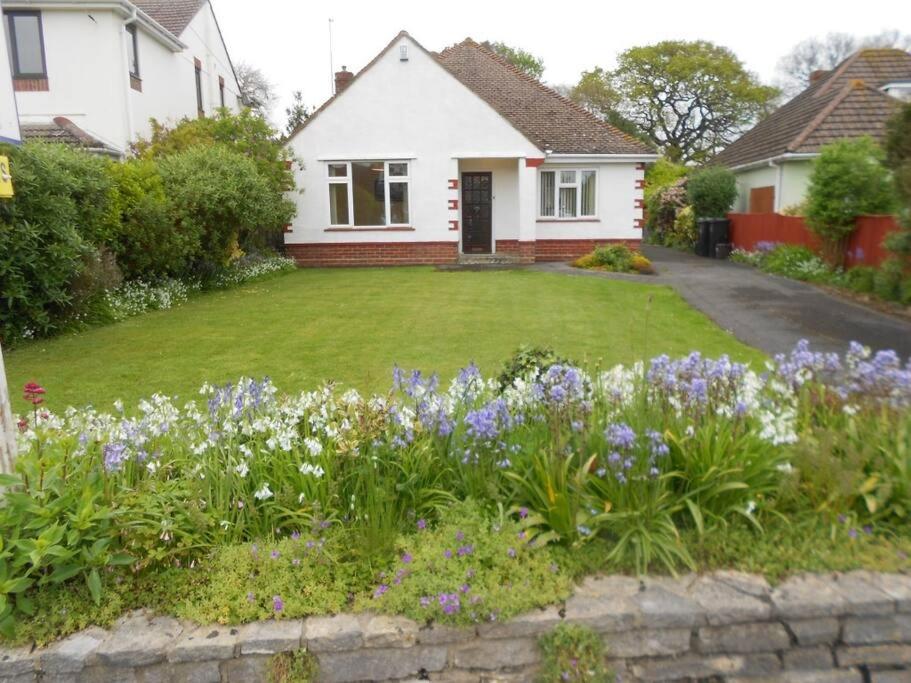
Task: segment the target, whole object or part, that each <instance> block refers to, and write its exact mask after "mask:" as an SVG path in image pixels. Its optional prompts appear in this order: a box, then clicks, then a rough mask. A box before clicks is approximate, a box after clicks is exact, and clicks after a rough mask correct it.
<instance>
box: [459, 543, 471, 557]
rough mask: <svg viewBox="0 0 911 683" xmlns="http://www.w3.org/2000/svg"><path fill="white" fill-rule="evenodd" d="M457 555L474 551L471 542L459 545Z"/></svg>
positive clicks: (464, 554) (469, 553)
mask: <svg viewBox="0 0 911 683" xmlns="http://www.w3.org/2000/svg"><path fill="white" fill-rule="evenodd" d="M456 552H457V553H458V555H459V557H465V556H466V555H471V554H472V553H473V552H474V546H473V545H471V544H468V545H463V546H459V549H458V550H457V551H456Z"/></svg>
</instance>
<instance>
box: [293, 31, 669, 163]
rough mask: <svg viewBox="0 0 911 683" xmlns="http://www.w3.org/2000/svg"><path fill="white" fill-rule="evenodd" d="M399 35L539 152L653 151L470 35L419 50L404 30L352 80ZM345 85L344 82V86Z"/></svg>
mask: <svg viewBox="0 0 911 683" xmlns="http://www.w3.org/2000/svg"><path fill="white" fill-rule="evenodd" d="M403 37H407V38H409V39H410V40H411V41H412V42H414V43H415V45H417V46H418V47H419V48H420V49H422V50H424V52H426V53H427V54H428V55H430V57H432V58H433V59H435V60H436V61H437V62H438V63H439V64H440V65H441V66H442V67H443V68H444V69H445V70H446V71H448V72H449V73H450V74H452V75H453V76H454V77H455V78H456V79H457V80H458V81H459V82H461V83H462V84H463V85H464V86H465V87H467V88H468V89H469V90H471V91H472V92H473V93H474V94H475V95H477V96H478V97H480V98H481V99H482V100H484V101H485V102H486V103H487V104H488V105H490V106H491V107H492V108H493V109H494V110H495V111H496V112H497V113H498V114H500V116H502V117H503V118H504V119H506V121H507V122H509V123H510V124H511V125H512V126H513V127H514V128H515V129H516V130H518V131H519V132H520V133H521V134H522V135H524V136H525V137H526V138H527V139H528V140H529V141H530V142H531V143H532V144H534V145H535V146H536V147H538V148H539V149H541V150H542V151H543V150H546V149H549V150H551V151H553V152H556V153H564V154H634V155H649V154H654V150H653V149H651V148H650V147H648V146H647V145H645V144H644V143H642V142H641V141H639V140H637V139H636V138H634V137H632V136H630V135H627V134H626V133H624V132H622V131H620V130H618V129H617V128H615V127H614V126H612V125H610V124H609V123H606V122H604V121H602V120H601V119H599V118H597V117H596V116H594V115H593V114H591V113H589V112H588V111H586V110H585V109H583V108H582V107H580V106H579V105H577V104H575V103H574V102H572V101H571V100H569V99H567V98H565V97H563V96H562V95H560V94H558V93H557V92H555V91H554V90H552V89H551V88H548V87H547V86H546V85H544V84H543V83H541V82H539V81H537V80H536V79H534V78H532V77H531V76H528V75H527V74H525V73H523V72H522V71H520V70H518V69H517V68H516V67H514V66H513V65H512V64H510V63H509V62H508V61H506V60H505V59H503V58H502V57H500V56H499V55H497V54H496V53H494V52H492V51H491V50H489V49H487V48H485V47H484V46H482V45H479V44H478V43H476V42H475V41H473V40H472V39H471V38H466V39H465V40H463V41H462V42H461V43H458V44H457V45H453V46H452V47H448V48H446V49H445V50H443V51H442V52H441V53H439V54H437V53H431V52H428V51H427V50H426V49H424V47H423V46H421V44H420V43H418V42H417V41H416V40H415V39H414V38H412V37H411V35H410V34H409V33H408V32H407V31H401V32H400V33H399V34H398V35H397V36H396V37H395V38H393V40H392V41H391V42H390V43H389V44H388V45H387V46H386V47H385V48H383V50H382V51H380V53H379V54H378V55H377V56H376V57H374V58H373V59H372V60H371V61H370V62H369V63H368V64H367V65H366V66H365V67H364V68H363V69H361V70H360V71H359V72H358V73H357V74H356V75H355V76H354V79H353V80H357V79H358V78H360V77H361V75H362V74H364V73H366V72H367V71H368V70H369V69H370V67H372V66H373V65H374V64H376V62H377V61H379V59H380V57H382V56H383V55H384V54H385V53H386V52H387V51H389V49H391V48H392V47H393V46H394V45H395V44H396V43H397V42H398V40H399V39H401V38H403ZM352 82H353V81H352ZM350 87H351V84H350V83H349V84H348V86H346V88H345V90H347V89H348V88H350ZM342 93H344V91H341V92H339V93H336V94H335V95H333V96H332V97H330V98H329V99H328V100H327V101H326V102H325V103H324V104H323V105H322V106H321V107H320V108H319V109H317V110H316V111H315V112H314V113H313V114H312V115H311V116H310V118H308V119H307V120H306V121H304V122H303V123H302V124H301V125H300V126H298V128H297V129H296V130H295V131H294V132H292V133H291V135H290V136H289V139H290V137H294V135H296V134H297V133H298V132H299V131H300V130H302V129H303V128H304V127H305V126H307V124H309V123H310V122H311V121H313V120H314V119H315V118H316V116H317V115H319V114H320V113H321V112H323V111H324V110H325V109H326V108H327V107H328V106H329V105H330V104H331V103H332V102H333V101H335V99H336V98H338V97H340V96H341V95H342Z"/></svg>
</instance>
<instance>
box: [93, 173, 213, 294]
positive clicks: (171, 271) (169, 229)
mask: <svg viewBox="0 0 911 683" xmlns="http://www.w3.org/2000/svg"><path fill="white" fill-rule="evenodd" d="M111 176H112V178H113V179H114V183H115V189H116V196H117V208H118V213H119V226H118V229H117V231H116V233H115V235H114V237H113V239H112V241H111V248H112V249H113V250H114V252H115V253H116V254H117V260H118V263H119V264H120V267H121V269H122V270H123V272H124V275H125V276H126V277H127V278H129V279H133V278H156V277H163V276H167V275H183V274H186V273H187V271H188V266H189V264H190V262H191V259H192V258H193V257H195V255H196V254H197V253H198V252H199V249H200V246H199V241H198V236H197V235H196V234H195V233H194V232H193V231H191V230H184V229H181V227H180V226H178V224H177V222H176V220H175V216H174V214H173V210H172V206H171V202H170V200H169V198H168V195H167V192H166V190H165V185H164V182H163V180H162V178H161V174H160V173H159V171H158V166H157V164H156V163H155V162H154V161H151V160H147V159H131V160H129V161H125V162H123V163H122V164H116V165H114V166H113V167H112V168H111Z"/></svg>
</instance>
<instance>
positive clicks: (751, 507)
mask: <svg viewBox="0 0 911 683" xmlns="http://www.w3.org/2000/svg"><path fill="white" fill-rule="evenodd" d="M755 511H756V501H753V500H751V501H749V502H748V503H747V507H746V513H747V514H748V515H752V514H753V513H754V512H755Z"/></svg>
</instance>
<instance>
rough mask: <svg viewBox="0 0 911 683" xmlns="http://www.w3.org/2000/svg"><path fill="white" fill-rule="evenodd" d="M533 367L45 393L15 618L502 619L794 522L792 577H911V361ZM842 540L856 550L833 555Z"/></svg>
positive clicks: (792, 359)
mask: <svg viewBox="0 0 911 683" xmlns="http://www.w3.org/2000/svg"><path fill="white" fill-rule="evenodd" d="M533 357H534V356H533V355H532V354H528V355H527V357H525V356H523V359H524V360H523V362H521V363H518V362H514V363H512V364H511V365H509V366H508V367H509V368H510V371H509V372H506V373H504V374H503V375H502V376H501V377H500V378H499V379H497V380H492V379H486V380H485V379H484V378H483V377H481V375H480V373H479V372H478V370H477V369H476V368H475V367H474V366H468V367H467V368H465V369H464V370H463V371H462V372H461V373H459V375H458V376H457V377H456V378H455V379H454V380H453V381H452V383H451V384H450V386H449V387H447V388H445V389H444V388H442V387H440V386H439V382H438V381H437V378H436V377H435V376H429V377H428V376H424V375H422V374H421V373H420V372H417V371H415V372H411V373H406V372H404V371H402V370H400V369H396V371H395V373H394V383H393V388H392V389H391V390H390V392H389V393H388V394H387V395H385V396H373V397H362V396H360V395H359V394H357V393H356V392H354V391H344V392H343V391H340V390H338V389H336V388H335V387H333V386H325V387H322V388H320V389H318V390H316V391H312V392H305V393H301V394H297V395H291V396H288V395H282V394H280V393H279V391H278V389H277V388H276V386H275V385H274V384H273V383H272V382H271V381H269V380H268V379H266V380H261V381H257V380H252V379H242V380H240V381H239V382H237V383H234V384H229V385H226V386H211V385H207V386H204V387H203V388H202V389H201V390H200V399H199V400H197V401H189V402H183V403H178V402H177V400H176V399H172V398H169V397H166V396H161V395H156V396H153V397H152V398H150V399H148V400H145V401H141V402H140V403H139V405H138V406H136V408H135V409H133V410H129V411H128V410H126V409H125V407H124V406H122V405H120V404H115V410H114V411H113V412H110V413H108V412H102V411H98V410H96V409H94V408H86V409H82V410H77V409H67V410H66V411H63V412H62V413H59V414H54V413H51V412H49V411H45V410H44V404H43V401H44V400H46V399H47V398H48V397H47V395H46V394H44V393H42V391H41V389H40V387H37V386H31V387H29V388H28V390H29V394H28V396H27V398H29V399H30V400H31V401H32V403H33V405H34V406H35V410H34V412H33V413H32V414H31V415H28V416H23V418H22V422H21V429H22V431H21V434H20V457H19V461H18V465H17V468H18V473H17V476H16V477H4V478H3V479H2V480H0V485H5V486H7V487H9V489H8V491H7V493H6V497H5V505H3V506H2V507H0V537H2V538H3V539H4V544H3V547H2V548H0V578H2V582H0V587H2V592H3V603H2V604H0V605H2V606H0V609H2V610H3V611H2V612H0V618H2V622H0V626H2V628H3V632H4V633H5V634H6V635H7V636H8V637H12V638H14V639H18V640H22V639H35V640H38V641H44V640H48V639H51V638H54V637H56V636H58V635H60V634H62V633H66V632H68V631H72V630H74V629H76V628H80V627H83V626H85V625H87V624H89V623H92V622H96V623H97V622H109V621H110V620H112V619H114V618H116V616H118V614H119V613H120V612H122V611H123V610H125V609H129V608H132V607H139V606H151V607H155V608H158V609H160V610H162V611H167V612H171V613H173V614H175V615H177V616H181V617H188V618H192V619H195V620H198V621H203V622H206V621H220V622H225V623H236V622H245V621H252V620H255V619H259V618H266V617H269V616H275V617H279V618H297V617H301V616H305V615H309V614H322V613H334V612H338V611H340V610H343V609H354V610H372V611H381V612H392V613H397V614H405V615H407V616H410V617H412V618H414V619H417V620H419V621H425V622H437V623H451V624H459V623H475V622H485V621H487V622H489V621H492V620H493V621H497V620H500V619H504V618H507V617H509V616H512V615H515V614H517V613H519V612H521V611H525V610H528V609H531V608H533V607H535V606H540V605H544V604H548V603H552V602H555V601H557V600H560V599H562V598H565V597H566V596H567V595H568V594H569V591H570V588H571V582H572V580H573V579H574V578H576V577H578V576H580V575H581V574H584V573H586V572H588V571H591V570H593V569H601V568H605V567H607V568H616V569H620V570H635V571H637V572H639V573H643V572H646V571H655V570H658V571H667V570H671V571H673V570H678V569H685V568H697V567H699V566H705V565H706V564H707V563H708V564H711V563H712V560H711V557H713V556H717V553H718V552H720V551H719V548H723V547H725V546H726V545H731V546H733V544H734V542H735V540H736V539H740V538H743V536H744V534H748V535H749V537H748V538H749V539H752V540H747V541H746V542H745V544H744V545H745V546H746V547H747V548H748V550H747V551H746V552H745V553H744V557H742V558H736V559H735V560H732V561H731V560H728V561H730V562H732V563H735V564H736V563H737V562H746V561H749V560H753V561H759V562H760V564H761V563H762V562H763V561H765V562H769V563H771V562H774V559H775V558H774V557H772V558H763V557H762V556H761V555H757V554H751V551H750V550H749V547H750V546H753V547H756V548H759V549H761V548H762V547H763V546H762V539H763V538H764V534H766V533H769V534H780V535H781V536H779V537H775V539H774V542H773V543H772V547H773V548H774V547H775V544H781V542H780V541H779V540H777V539H778V538H787V533H788V532H787V529H788V528H791V527H792V526H793V528H795V529H798V530H799V532H798V533H795V534H793V536H792V538H793V539H794V540H793V543H795V544H796V543H802V542H805V540H806V539H803V538H802V536H803V535H804V530H806V529H814V530H815V531H814V532H813V534H815V535H813V536H812V538H811V541H813V542H816V543H817V545H815V546H812V552H809V553H807V552H802V553H800V555H805V556H806V557H799V558H797V559H796V560H795V561H794V563H793V564H791V565H788V566H785V567H784V568H783V573H786V572H787V571H789V570H793V569H795V568H801V567H804V566H806V564H802V563H806V562H811V561H818V559H819V558H820V557H822V558H831V560H824V561H825V562H826V563H827V564H830V565H839V567H840V566H842V565H845V566H858V565H865V564H869V563H877V564H879V563H883V564H885V568H890V569H896V568H901V567H903V566H907V555H905V554H904V553H905V552H906V551H907V549H908V541H907V539H908V537H909V536H908V533H907V532H908V521H907V515H908V510H909V509H911V508H909V506H911V478H909V472H911V365H909V364H902V363H901V361H900V360H899V359H898V358H897V357H896V355H895V354H894V353H891V352H880V353H877V354H875V355H871V354H870V353H869V352H868V351H867V350H865V349H863V348H861V347H859V346H858V345H852V347H851V348H850V349H849V351H848V352H847V354H845V356H844V357H839V356H838V355H837V354H819V353H815V352H813V351H811V350H810V349H809V348H808V346H807V344H806V343H801V344H800V345H798V347H797V348H795V350H794V351H793V352H791V353H790V354H787V355H781V356H779V357H776V358H775V359H774V361H772V362H771V363H770V365H769V367H768V368H767V369H766V371H765V372H763V373H762V374H759V373H757V372H755V371H753V370H751V369H750V368H748V367H745V366H743V365H741V364H738V363H734V362H731V361H730V360H729V359H727V358H725V357H722V358H719V359H717V360H712V359H707V358H704V357H702V356H701V355H700V354H698V353H693V354H691V355H689V356H687V357H685V358H679V359H671V358H668V357H666V356H660V357H657V358H654V359H652V360H651V361H650V362H649V363H648V364H645V365H636V366H633V367H622V366H618V367H616V368H613V369H611V370H608V371H585V370H583V369H581V368H579V367H576V366H573V365H571V364H568V363H564V362H541V363H540V364H539V365H538V366H537V367H532V369H531V370H530V371H528V372H525V371H524V370H522V368H525V367H527V365H526V362H525V361H526V360H528V359H529V358H533ZM833 541H834V543H833ZM788 543H790V541H786V542H785V545H787V544H788ZM833 545H834V546H835V549H834V550H831V549H830V547H831V546H833ZM841 545H843V546H844V547H847V548H849V549H850V548H854V549H856V553H854V554H852V555H851V556H850V557H848V558H847V559H845V557H844V556H843V555H838V556H834V555H832V554H829V555H827V554H826V553H832V552H845V551H844V549H843V548H840V547H839V546H841ZM753 552H757V551H753ZM758 552H765V550H760V551H758ZM785 552H786V549H784V548H783V549H782V550H781V553H780V554H781V555H784V554H785ZM848 552H851V551H848ZM774 554H775V553H774V552H773V555H774ZM726 562H727V561H724V560H723V561H722V562H721V563H722V564H725V563H726ZM760 568H765V565H761V566H760ZM832 568H835V567H834V566H833V567H832Z"/></svg>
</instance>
